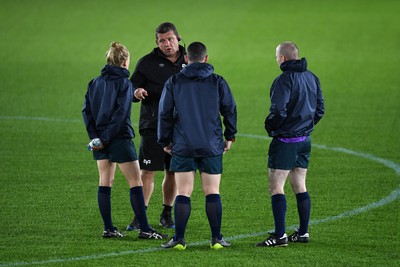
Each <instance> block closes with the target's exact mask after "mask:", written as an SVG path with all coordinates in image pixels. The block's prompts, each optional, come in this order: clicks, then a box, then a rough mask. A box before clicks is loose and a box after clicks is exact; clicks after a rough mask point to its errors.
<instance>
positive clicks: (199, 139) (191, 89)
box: [157, 42, 237, 250]
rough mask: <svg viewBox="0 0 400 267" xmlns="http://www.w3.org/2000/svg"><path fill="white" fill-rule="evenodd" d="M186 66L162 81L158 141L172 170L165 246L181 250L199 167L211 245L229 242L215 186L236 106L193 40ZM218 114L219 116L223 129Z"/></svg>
mask: <svg viewBox="0 0 400 267" xmlns="http://www.w3.org/2000/svg"><path fill="white" fill-rule="evenodd" d="M185 57H186V58H187V61H188V63H189V64H188V65H187V66H186V67H185V68H184V69H182V71H181V72H180V73H178V74H176V75H174V76H172V77H171V78H170V79H168V81H167V82H166V83H165V85H164V89H163V92H162V94H161V98H160V104H159V112H158V132H157V133H158V142H159V143H160V144H161V146H162V147H163V148H164V151H165V152H167V153H169V154H172V159H171V164H170V171H173V172H175V182H176V186H177V191H178V193H177V196H176V199H175V209H174V214H175V235H174V237H173V238H172V239H171V240H170V241H169V242H167V243H165V244H163V245H162V247H164V248H176V249H181V250H182V249H185V248H186V243H185V239H184V234H185V229H186V225H187V222H188V219H189V216H190V212H191V204H190V196H191V194H192V192H193V185H194V177H195V172H196V170H199V171H200V174H201V178H202V185H203V191H204V194H205V196H206V214H207V217H208V221H209V224H210V228H211V244H210V246H211V248H213V249H220V248H223V247H228V246H230V245H231V244H230V243H229V242H227V241H226V240H224V238H223V237H222V235H221V233H220V228H221V218H222V204H221V197H220V194H219V185H220V180H221V174H222V155H223V154H224V153H225V152H227V151H228V150H229V149H230V147H231V145H232V142H233V141H234V140H235V134H236V132H237V129H236V120H237V112H236V104H235V101H234V99H233V96H232V93H231V90H230V88H229V86H228V84H227V82H226V81H225V80H224V78H223V77H221V76H219V75H217V74H214V68H213V66H212V65H210V64H208V63H207V60H208V55H207V49H206V46H205V45H204V44H202V43H200V42H194V43H191V44H190V45H189V46H188V49H187V55H186V56H185ZM220 116H222V117H223V124H224V126H225V130H223V128H222V122H221V118H220Z"/></svg>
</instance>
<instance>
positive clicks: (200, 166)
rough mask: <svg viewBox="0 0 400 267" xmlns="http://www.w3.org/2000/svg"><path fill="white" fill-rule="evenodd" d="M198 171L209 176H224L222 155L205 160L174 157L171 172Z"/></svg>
mask: <svg viewBox="0 0 400 267" xmlns="http://www.w3.org/2000/svg"><path fill="white" fill-rule="evenodd" d="M196 170H199V171H200V172H205V173H208V174H222V155H220V156H215V157H205V158H183V157H179V156H177V155H172V159H171V165H170V171H173V172H191V171H196Z"/></svg>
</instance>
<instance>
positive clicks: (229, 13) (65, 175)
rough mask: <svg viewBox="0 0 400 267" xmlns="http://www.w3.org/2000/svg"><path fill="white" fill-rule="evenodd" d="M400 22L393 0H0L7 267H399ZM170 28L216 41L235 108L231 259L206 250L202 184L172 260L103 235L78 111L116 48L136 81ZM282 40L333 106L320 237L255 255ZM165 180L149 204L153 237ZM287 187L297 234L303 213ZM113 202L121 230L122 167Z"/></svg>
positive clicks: (324, 147)
mask: <svg viewBox="0 0 400 267" xmlns="http://www.w3.org/2000/svg"><path fill="white" fill-rule="evenodd" d="M399 11H400V4H399V3H398V1H380V2H373V3H370V2H368V1H367V2H365V1H361V0H350V1H312V0H309V1H292V0H289V1H284V2H282V1H281V2H279V1H263V0H259V1H251V0H250V1H211V0H210V1H209V0H205V1H201V2H190V1H189V2H188V1H180V0H179V1H174V2H166V1H117V2H115V3H114V2H113V4H111V2H110V1H47V0H32V1H23V0H13V1H8V0H5V1H2V2H1V8H0V37H1V42H0V59H1V65H0V70H1V71H0V88H1V89H0V162H1V163H0V164H1V165H0V166H1V168H0V170H1V172H0V179H1V186H0V204H1V209H0V222H1V227H0V236H1V237H0V266H19V265H36V266H99V265H104V266H131V265H136V266H161V265H171V266H196V265H198V266H209V265H218V266H240V265H246V266H252V265H254V266H267V265H273V266H287V265H289V266H290V265H303V266H319V265H328V266H363V265H371V266H398V264H399V261H400V257H399V250H398V248H399V242H398V238H399V237H398V233H399V231H400V224H399V219H400V216H399V204H400V202H399V195H400V187H399V180H400V179H399V176H400V142H399V132H400V121H399V117H400V108H399V105H400V93H399V91H400V90H399V84H400V78H399V77H400V76H399V75H398V72H399V65H398V62H399V59H400V54H399V53H398V46H399V41H400V19H399V16H398V13H399ZM164 21H172V22H174V23H175V24H176V25H177V26H178V29H179V32H180V34H181V35H182V38H183V39H184V40H185V42H186V44H187V45H188V44H189V43H191V42H193V41H202V42H204V43H205V44H206V45H207V46H208V50H209V56H210V63H211V64H213V65H214V67H215V70H216V72H217V73H219V74H221V75H222V76H224V77H225V78H226V80H227V81H228V83H229V84H230V86H231V88H232V91H233V93H234V96H235V98H236V101H237V105H238V114H239V121H238V126H239V133H240V134H239V135H238V138H237V142H235V143H234V145H233V147H232V150H231V151H230V152H229V153H227V154H226V155H225V157H224V170H225V172H224V175H223V178H222V184H221V195H222V200H223V205H224V214H223V227H222V233H223V234H224V237H225V238H226V239H227V240H229V241H231V242H232V244H233V245H232V247H231V248H227V249H222V250H220V251H212V250H211V249H210V248H209V246H208V243H209V238H210V233H209V227H208V222H207V219H206V216H205V212H204V197H203V195H202V193H201V191H200V181H199V179H197V180H196V189H195V191H194V193H193V197H192V205H193V211H192V215H191V218H190V221H189V225H188V228H187V234H186V241H187V242H188V244H187V249H186V250H185V251H183V252H179V251H170V250H167V251H166V250H161V249H160V244H161V243H162V241H143V240H138V238H137V235H136V233H131V232H129V233H128V236H127V237H126V238H124V239H120V240H109V239H107V240H105V239H102V238H101V231H102V223H101V219H100V215H99V212H98V209H97V202H96V201H97V200H96V193H97V183H98V178H97V170H96V164H95V162H94V161H93V160H92V159H91V154H90V153H89V152H87V151H85V145H86V143H87V142H88V140H87V136H86V133H85V129H84V126H83V123H82V119H81V113H80V112H81V108H82V104H83V97H84V93H85V91H86V85H87V83H88V81H89V80H90V79H91V78H93V77H95V76H97V75H98V74H99V72H100V69H101V68H102V66H103V65H104V63H105V51H106V49H107V47H108V45H109V44H110V43H111V42H112V41H120V42H121V43H123V44H125V45H127V46H128V48H129V49H130V50H131V54H132V59H131V62H132V63H131V67H130V70H131V71H133V69H134V66H135V63H136V61H137V60H138V59H139V57H141V56H142V55H144V54H146V53H148V52H149V51H150V50H151V49H152V48H153V47H154V45H155V43H154V30H155V27H156V26H157V25H158V24H159V23H161V22H164ZM286 40H291V41H294V42H296V43H297V44H298V46H299V47H300V55H301V56H305V57H306V58H307V59H308V62H309V68H310V69H311V70H312V71H314V72H315V73H316V74H317V75H318V76H319V78H320V80H321V84H322V88H323V92H324V95H325V102H326V116H325V118H323V120H322V121H321V123H320V125H318V127H317V128H316V130H315V132H314V134H313V136H312V138H313V144H314V147H313V152H312V158H311V165H310V169H309V173H308V190H309V192H310V195H311V198H312V213H311V219H312V223H311V226H310V237H311V242H310V243H309V244H290V245H289V246H288V247H287V248H283V249H281V248H278V249H269V248H256V247H255V243H257V242H259V241H261V240H262V239H264V238H265V237H266V232H267V231H268V230H272V229H273V219H272V214H271V211H270V200H269V197H268V194H267V177H266V158H267V148H268V144H269V139H268V138H266V134H265V132H264V129H263V122H264V118H265V116H266V114H267V112H268V105H269V100H268V94H269V86H270V84H271V82H272V81H273V79H274V78H275V77H276V76H277V75H278V74H279V73H280V71H279V69H278V66H277V65H276V62H275V58H274V53H275V47H276V45H277V44H278V43H279V42H282V41H286ZM138 110H139V105H134V108H133V110H132V120H133V122H134V123H137V119H138ZM135 130H137V124H135ZM135 142H136V144H138V143H139V137H137V138H136V139H135ZM161 179H162V177H161V174H158V175H157V178H156V186H155V191H154V194H153V197H152V200H151V203H150V206H149V209H148V216H149V221H150V223H151V224H152V225H154V226H155V227H156V224H157V222H158V216H159V213H160V211H161ZM286 191H287V198H288V214H287V226H288V234H289V233H290V230H291V229H293V227H295V226H296V224H297V211H296V208H295V205H296V204H295V198H294V197H293V195H292V194H291V192H290V188H289V187H287V188H286ZM112 201H113V220H114V223H115V225H116V226H117V227H119V228H120V229H124V228H125V226H126V225H127V223H128V222H129V221H130V220H131V217H132V215H131V213H132V212H131V210H130V206H129V191H128V188H127V184H126V182H125V180H124V179H123V177H122V175H121V173H120V172H119V171H118V173H117V177H116V182H115V187H114V188H113V194H112ZM156 228H157V227H156ZM157 229H159V228H157ZM165 232H167V233H168V234H171V235H172V234H173V231H171V230H167V231H165Z"/></svg>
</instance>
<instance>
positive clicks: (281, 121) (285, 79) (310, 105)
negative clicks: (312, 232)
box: [256, 42, 325, 247]
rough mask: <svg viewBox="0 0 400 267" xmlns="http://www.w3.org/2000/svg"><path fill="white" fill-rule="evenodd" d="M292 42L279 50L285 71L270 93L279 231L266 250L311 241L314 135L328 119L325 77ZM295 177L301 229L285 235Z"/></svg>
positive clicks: (271, 166)
mask: <svg viewBox="0 0 400 267" xmlns="http://www.w3.org/2000/svg"><path fill="white" fill-rule="evenodd" d="M298 56H299V50H298V48H297V46H296V45H295V44H294V43H292V42H284V43H281V44H280V45H279V46H278V47H277V48H276V61H277V63H278V65H279V66H280V68H281V70H282V74H281V75H279V76H278V77H277V78H276V79H275V80H274V82H273V84H272V87H271V90H270V98H271V107H270V109H269V114H268V116H267V117H266V119H265V130H266V131H267V132H268V135H269V136H271V137H272V141H271V143H270V146H269V151H268V176H269V193H270V195H271V204H272V214H273V216H274V223H275V231H274V233H272V234H271V235H270V236H269V237H267V239H266V240H264V241H262V242H260V243H257V244H256V245H257V246H261V247H275V246H287V245H288V241H289V242H300V243H306V242H308V241H309V233H308V224H309V219H310V209H311V201H310V196H309V194H308V192H307V189H306V174H307V168H308V163H309V160H310V153H311V137H310V135H311V132H312V131H313V130H314V126H315V125H316V124H317V123H318V122H319V121H320V119H321V118H322V117H323V116H324V113H325V107H324V98H323V96H322V91H321V86H320V82H319V79H318V78H317V76H315V75H314V74H313V73H312V72H311V71H309V70H308V69H307V61H306V59H305V58H301V59H299V57H298ZM288 176H289V178H290V184H291V185H292V189H293V192H294V193H295V195H296V200H297V210H298V214H299V219H300V225H299V228H298V229H297V230H295V231H294V233H293V234H291V235H290V236H287V235H286V233H285V218H286V197H285V193H284V186H285V182H286V179H287V177H288Z"/></svg>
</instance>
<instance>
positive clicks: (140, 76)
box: [127, 22, 186, 231]
mask: <svg viewBox="0 0 400 267" xmlns="http://www.w3.org/2000/svg"><path fill="white" fill-rule="evenodd" d="M180 40H181V37H180V36H179V34H178V30H177V29H176V27H175V25H174V24H172V23H170V22H165V23H162V24H160V25H159V26H158V27H157V29H156V44H157V47H156V48H154V49H153V51H151V52H150V53H149V54H147V55H145V56H144V57H142V58H141V59H140V60H139V61H138V63H137V65H136V68H135V71H134V72H133V74H132V77H131V78H130V80H131V82H132V84H133V86H134V87H135V88H136V90H135V91H134V98H133V101H134V102H138V101H142V102H141V106H140V120H139V133H140V136H141V142H140V150H139V163H140V169H141V178H142V181H143V194H144V199H145V205H146V207H147V206H148V205H149V202H150V198H151V195H152V193H153V190H154V176H155V172H156V171H164V179H163V182H162V192H163V210H162V213H161V215H160V222H159V225H160V226H163V227H164V228H173V227H174V222H173V220H172V214H171V211H172V206H173V204H174V199H175V196H176V186H175V180H174V173H173V172H171V171H169V164H170V160H171V156H170V155H168V154H166V153H165V152H164V150H163V149H162V147H161V146H160V145H159V144H158V143H157V116H158V103H159V101H160V96H161V92H162V89H163V86H164V83H165V82H166V81H167V79H168V78H169V77H171V76H172V75H174V74H176V73H178V72H179V71H180V70H181V69H182V68H183V67H184V66H185V65H186V61H185V59H184V54H185V49H184V47H183V46H180V45H179V41H180ZM136 229H138V224H137V220H136V218H134V219H133V221H132V222H131V223H130V224H129V225H128V227H127V230H129V231H130V230H136Z"/></svg>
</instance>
